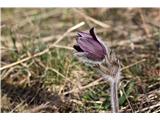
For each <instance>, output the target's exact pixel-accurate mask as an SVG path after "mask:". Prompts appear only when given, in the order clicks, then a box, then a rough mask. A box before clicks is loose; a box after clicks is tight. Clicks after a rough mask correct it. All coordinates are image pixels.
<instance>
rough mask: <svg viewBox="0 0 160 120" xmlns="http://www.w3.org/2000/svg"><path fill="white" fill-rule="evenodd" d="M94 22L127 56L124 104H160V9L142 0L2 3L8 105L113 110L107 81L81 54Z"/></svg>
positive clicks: (139, 107)
mask: <svg viewBox="0 0 160 120" xmlns="http://www.w3.org/2000/svg"><path fill="white" fill-rule="evenodd" d="M77 25H78V26H77ZM91 27H95V28H96V33H97V35H98V36H99V37H100V38H102V40H103V41H104V42H105V43H106V44H107V45H108V46H110V47H111V48H112V49H113V50H114V51H115V53H116V54H117V56H118V58H119V59H120V61H121V63H122V69H123V71H122V75H123V78H122V80H121V82H120V87H119V103H120V112H160V59H159V58H158V56H159V55H160V9H135V8H134V9H132V8H128V9H127V8H126V9H122V8H121V9H111V8H110V9H106V8H96V9H95V8H86V9H75V8H69V9H67V8H61V9H60V8H59V9H51V8H50V9H45V8H42V9H24V8H15V9H9V8H5V9H1V26H0V28H1V69H0V70H1V112H67V113H68V112H111V106H110V95H109V90H110V89H109V84H108V83H107V81H104V80H103V79H102V78H101V76H100V75H99V74H98V73H97V72H96V71H94V70H93V69H92V68H90V67H88V66H85V65H84V64H83V63H81V62H79V61H78V60H77V59H76V58H75V57H74V56H73V49H72V46H73V45H74V44H75V43H76V35H77V31H87V30H89V29H90V28H91Z"/></svg>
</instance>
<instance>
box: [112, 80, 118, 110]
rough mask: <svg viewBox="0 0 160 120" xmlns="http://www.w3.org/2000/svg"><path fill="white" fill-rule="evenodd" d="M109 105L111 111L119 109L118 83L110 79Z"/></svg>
mask: <svg viewBox="0 0 160 120" xmlns="http://www.w3.org/2000/svg"><path fill="white" fill-rule="evenodd" d="M111 106H112V112H113V113H118V111H119V101H118V84H117V82H115V81H111Z"/></svg>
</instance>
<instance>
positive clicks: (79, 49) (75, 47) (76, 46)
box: [73, 45, 84, 52]
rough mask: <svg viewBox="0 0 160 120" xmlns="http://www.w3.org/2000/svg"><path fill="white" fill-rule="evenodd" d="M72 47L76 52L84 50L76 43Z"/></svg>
mask: <svg viewBox="0 0 160 120" xmlns="http://www.w3.org/2000/svg"><path fill="white" fill-rule="evenodd" d="M73 48H74V49H76V50H77V51H78V52H84V51H83V50H82V49H81V48H80V47H79V46H78V45H74V46H73Z"/></svg>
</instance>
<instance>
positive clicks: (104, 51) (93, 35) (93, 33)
mask: <svg viewBox="0 0 160 120" xmlns="http://www.w3.org/2000/svg"><path fill="white" fill-rule="evenodd" d="M89 32H90V34H91V36H92V37H93V39H94V40H95V41H97V42H98V43H99V44H100V45H101V46H102V48H103V53H104V54H106V48H105V46H104V45H103V44H102V41H99V39H98V37H97V36H96V34H95V32H94V27H93V28H91V29H90V31H89Z"/></svg>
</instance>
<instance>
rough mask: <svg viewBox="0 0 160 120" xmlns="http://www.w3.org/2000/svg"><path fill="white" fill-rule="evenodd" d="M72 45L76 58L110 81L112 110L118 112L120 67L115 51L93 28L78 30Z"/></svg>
mask: <svg viewBox="0 0 160 120" xmlns="http://www.w3.org/2000/svg"><path fill="white" fill-rule="evenodd" d="M73 47H74V48H75V49H76V52H75V55H76V57H77V58H79V59H80V60H82V61H83V62H85V63H86V64H89V65H91V66H93V68H95V69H96V70H98V71H99V72H100V73H101V75H102V76H103V78H104V79H105V80H108V81H109V82H110V85H111V104H112V112H118V110H119V103H118V83H119V80H120V79H121V75H120V74H121V69H120V63H119V60H118V59H117V58H116V56H115V53H114V52H112V51H111V50H110V48H109V47H108V46H106V45H105V44H104V42H103V41H102V40H101V39H99V38H98V37H97V35H96V34H95V32H94V28H91V29H90V30H89V32H78V35H77V44H76V45H74V46H73Z"/></svg>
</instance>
